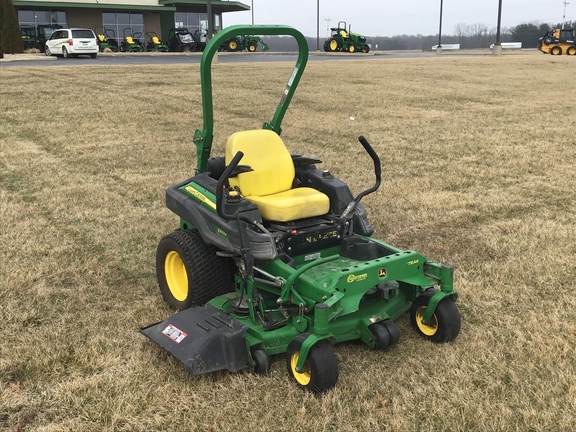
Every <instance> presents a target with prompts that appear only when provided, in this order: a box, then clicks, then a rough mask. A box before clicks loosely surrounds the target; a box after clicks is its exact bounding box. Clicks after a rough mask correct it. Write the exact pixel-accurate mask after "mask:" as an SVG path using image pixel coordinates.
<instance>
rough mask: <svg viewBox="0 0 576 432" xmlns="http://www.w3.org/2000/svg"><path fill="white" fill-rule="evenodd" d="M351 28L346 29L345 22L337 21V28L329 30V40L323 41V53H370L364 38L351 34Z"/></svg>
mask: <svg viewBox="0 0 576 432" xmlns="http://www.w3.org/2000/svg"><path fill="white" fill-rule="evenodd" d="M351 27H352V26H349V27H348V29H346V22H345V21H339V22H338V27H333V28H331V29H330V31H331V35H330V39H326V40H325V41H324V51H326V52H337V51H345V52H351V53H353V52H362V53H367V52H370V46H369V45H368V44H367V43H366V37H365V36H362V35H359V34H357V33H352V30H351Z"/></svg>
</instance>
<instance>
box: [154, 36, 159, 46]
mask: <svg viewBox="0 0 576 432" xmlns="http://www.w3.org/2000/svg"><path fill="white" fill-rule="evenodd" d="M152 43H153V44H155V45H160V39H158V36H152Z"/></svg>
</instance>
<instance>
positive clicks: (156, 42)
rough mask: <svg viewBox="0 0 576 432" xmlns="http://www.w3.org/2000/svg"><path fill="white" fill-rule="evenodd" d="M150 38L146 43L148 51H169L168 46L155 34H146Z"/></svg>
mask: <svg viewBox="0 0 576 432" xmlns="http://www.w3.org/2000/svg"><path fill="white" fill-rule="evenodd" d="M146 36H148V42H147V43H146V51H160V52H166V51H168V46H167V45H166V44H164V43H162V41H161V40H160V38H159V37H158V35H157V34H156V33H155V32H146Z"/></svg>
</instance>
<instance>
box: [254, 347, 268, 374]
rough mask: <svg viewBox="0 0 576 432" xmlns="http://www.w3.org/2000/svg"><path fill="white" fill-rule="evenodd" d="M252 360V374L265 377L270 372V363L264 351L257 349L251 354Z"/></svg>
mask: <svg viewBox="0 0 576 432" xmlns="http://www.w3.org/2000/svg"><path fill="white" fill-rule="evenodd" d="M252 360H253V361H254V373H257V374H262V375H265V374H267V373H268V372H270V366H271V365H272V362H271V360H270V356H269V355H268V354H266V351H264V350H261V349H258V350H256V351H254V352H253V353H252Z"/></svg>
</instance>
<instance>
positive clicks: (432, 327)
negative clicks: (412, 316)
mask: <svg viewBox="0 0 576 432" xmlns="http://www.w3.org/2000/svg"><path fill="white" fill-rule="evenodd" d="M425 313H426V306H420V307H419V308H418V310H417V311H416V325H417V326H418V329H419V330H420V331H421V332H422V333H424V334H425V335H426V336H434V335H435V334H436V332H437V331H438V319H437V318H436V315H432V318H430V322H428V324H424V323H423V322H422V321H423V320H424V314H425Z"/></svg>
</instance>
